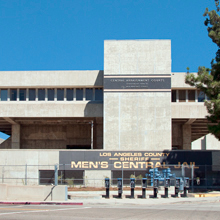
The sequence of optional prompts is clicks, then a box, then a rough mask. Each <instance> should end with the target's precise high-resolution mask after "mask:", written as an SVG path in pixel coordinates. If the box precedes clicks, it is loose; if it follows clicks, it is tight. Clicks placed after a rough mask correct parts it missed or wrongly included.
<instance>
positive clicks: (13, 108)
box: [0, 101, 103, 117]
mask: <svg viewBox="0 0 220 220" xmlns="http://www.w3.org/2000/svg"><path fill="white" fill-rule="evenodd" d="M0 117H103V104H102V102H100V103H99V102H89V101H82V102H53V103H50V102H44V101H43V102H25V103H20V102H4V103H3V102H2V103H1V108H0Z"/></svg>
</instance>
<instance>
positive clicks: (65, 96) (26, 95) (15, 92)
mask: <svg viewBox="0 0 220 220" xmlns="http://www.w3.org/2000/svg"><path fill="white" fill-rule="evenodd" d="M0 100H1V101H85V100H88V101H89V100H90V101H103V89H102V88H67V89H60V88H59V89H0Z"/></svg>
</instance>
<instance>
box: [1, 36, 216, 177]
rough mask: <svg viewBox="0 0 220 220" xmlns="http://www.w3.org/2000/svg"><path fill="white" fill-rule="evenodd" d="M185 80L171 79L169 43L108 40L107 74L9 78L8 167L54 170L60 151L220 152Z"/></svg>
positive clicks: (5, 99) (4, 118) (5, 112)
mask: <svg viewBox="0 0 220 220" xmlns="http://www.w3.org/2000/svg"><path fill="white" fill-rule="evenodd" d="M185 75H186V73H181V72H178V73H173V72H171V41H170V40H107V41H105V42H104V71H103V70H94V71H2V72H0V78H1V81H0V106H1V108H0V131H1V132H4V133H6V134H8V135H10V136H11V137H10V138H9V139H8V140H6V141H4V142H3V143H2V144H1V145H0V148H1V155H2V160H1V161H7V163H9V161H11V163H24V162H25V161H27V158H29V159H28V161H29V162H30V163H36V164H42V163H47V164H51V163H52V164H53V163H54V164H55V163H59V153H60V151H73V152H82V153H83V152H85V150H90V151H94V150H100V151H108V152H111V151H112V152H113V151H114V152H115V151H129V152H130V151H131V152H132V151H161V152H162V151H171V150H193V149H200V150H201V149H203V150H208V149H219V148H218V147H219V142H218V141H216V140H214V138H212V137H211V139H212V140H213V141H215V146H209V145H208V144H206V142H205V141H206V140H203V139H204V137H205V135H207V134H208V130H207V123H208V121H207V120H206V115H207V110H206V107H205V106H204V100H205V99H207V97H205V95H204V94H203V93H202V92H201V91H198V90H196V88H193V87H190V86H189V85H187V84H185ZM196 141H197V142H196ZM213 143H214V142H213ZM9 155H10V156H9ZM18 155H20V156H18ZM24 155H26V156H24ZM27 155H28V156H27ZM31 155H32V156H31ZM17 156H18V157H19V159H18V158H16V157H17ZM5 158H8V159H7V160H6V159H5ZM12 158H14V159H12ZM15 158H16V159H15ZM30 158H32V159H30ZM34 158H35V159H34ZM16 160H18V161H17V162H14V161H16ZM5 163H6V162H5ZM94 172H95V171H93V172H92V173H94ZM100 172H101V171H99V174H100ZM87 175H89V173H87ZM92 175H93V174H92Z"/></svg>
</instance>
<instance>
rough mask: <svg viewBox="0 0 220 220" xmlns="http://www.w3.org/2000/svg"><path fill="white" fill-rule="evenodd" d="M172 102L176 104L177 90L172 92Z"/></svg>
mask: <svg viewBox="0 0 220 220" xmlns="http://www.w3.org/2000/svg"><path fill="white" fill-rule="evenodd" d="M171 95H172V98H171V99H172V102H176V90H172V94H171Z"/></svg>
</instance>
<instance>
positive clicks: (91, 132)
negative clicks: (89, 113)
mask: <svg viewBox="0 0 220 220" xmlns="http://www.w3.org/2000/svg"><path fill="white" fill-rule="evenodd" d="M93 126H94V124H93V121H91V149H93Z"/></svg>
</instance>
